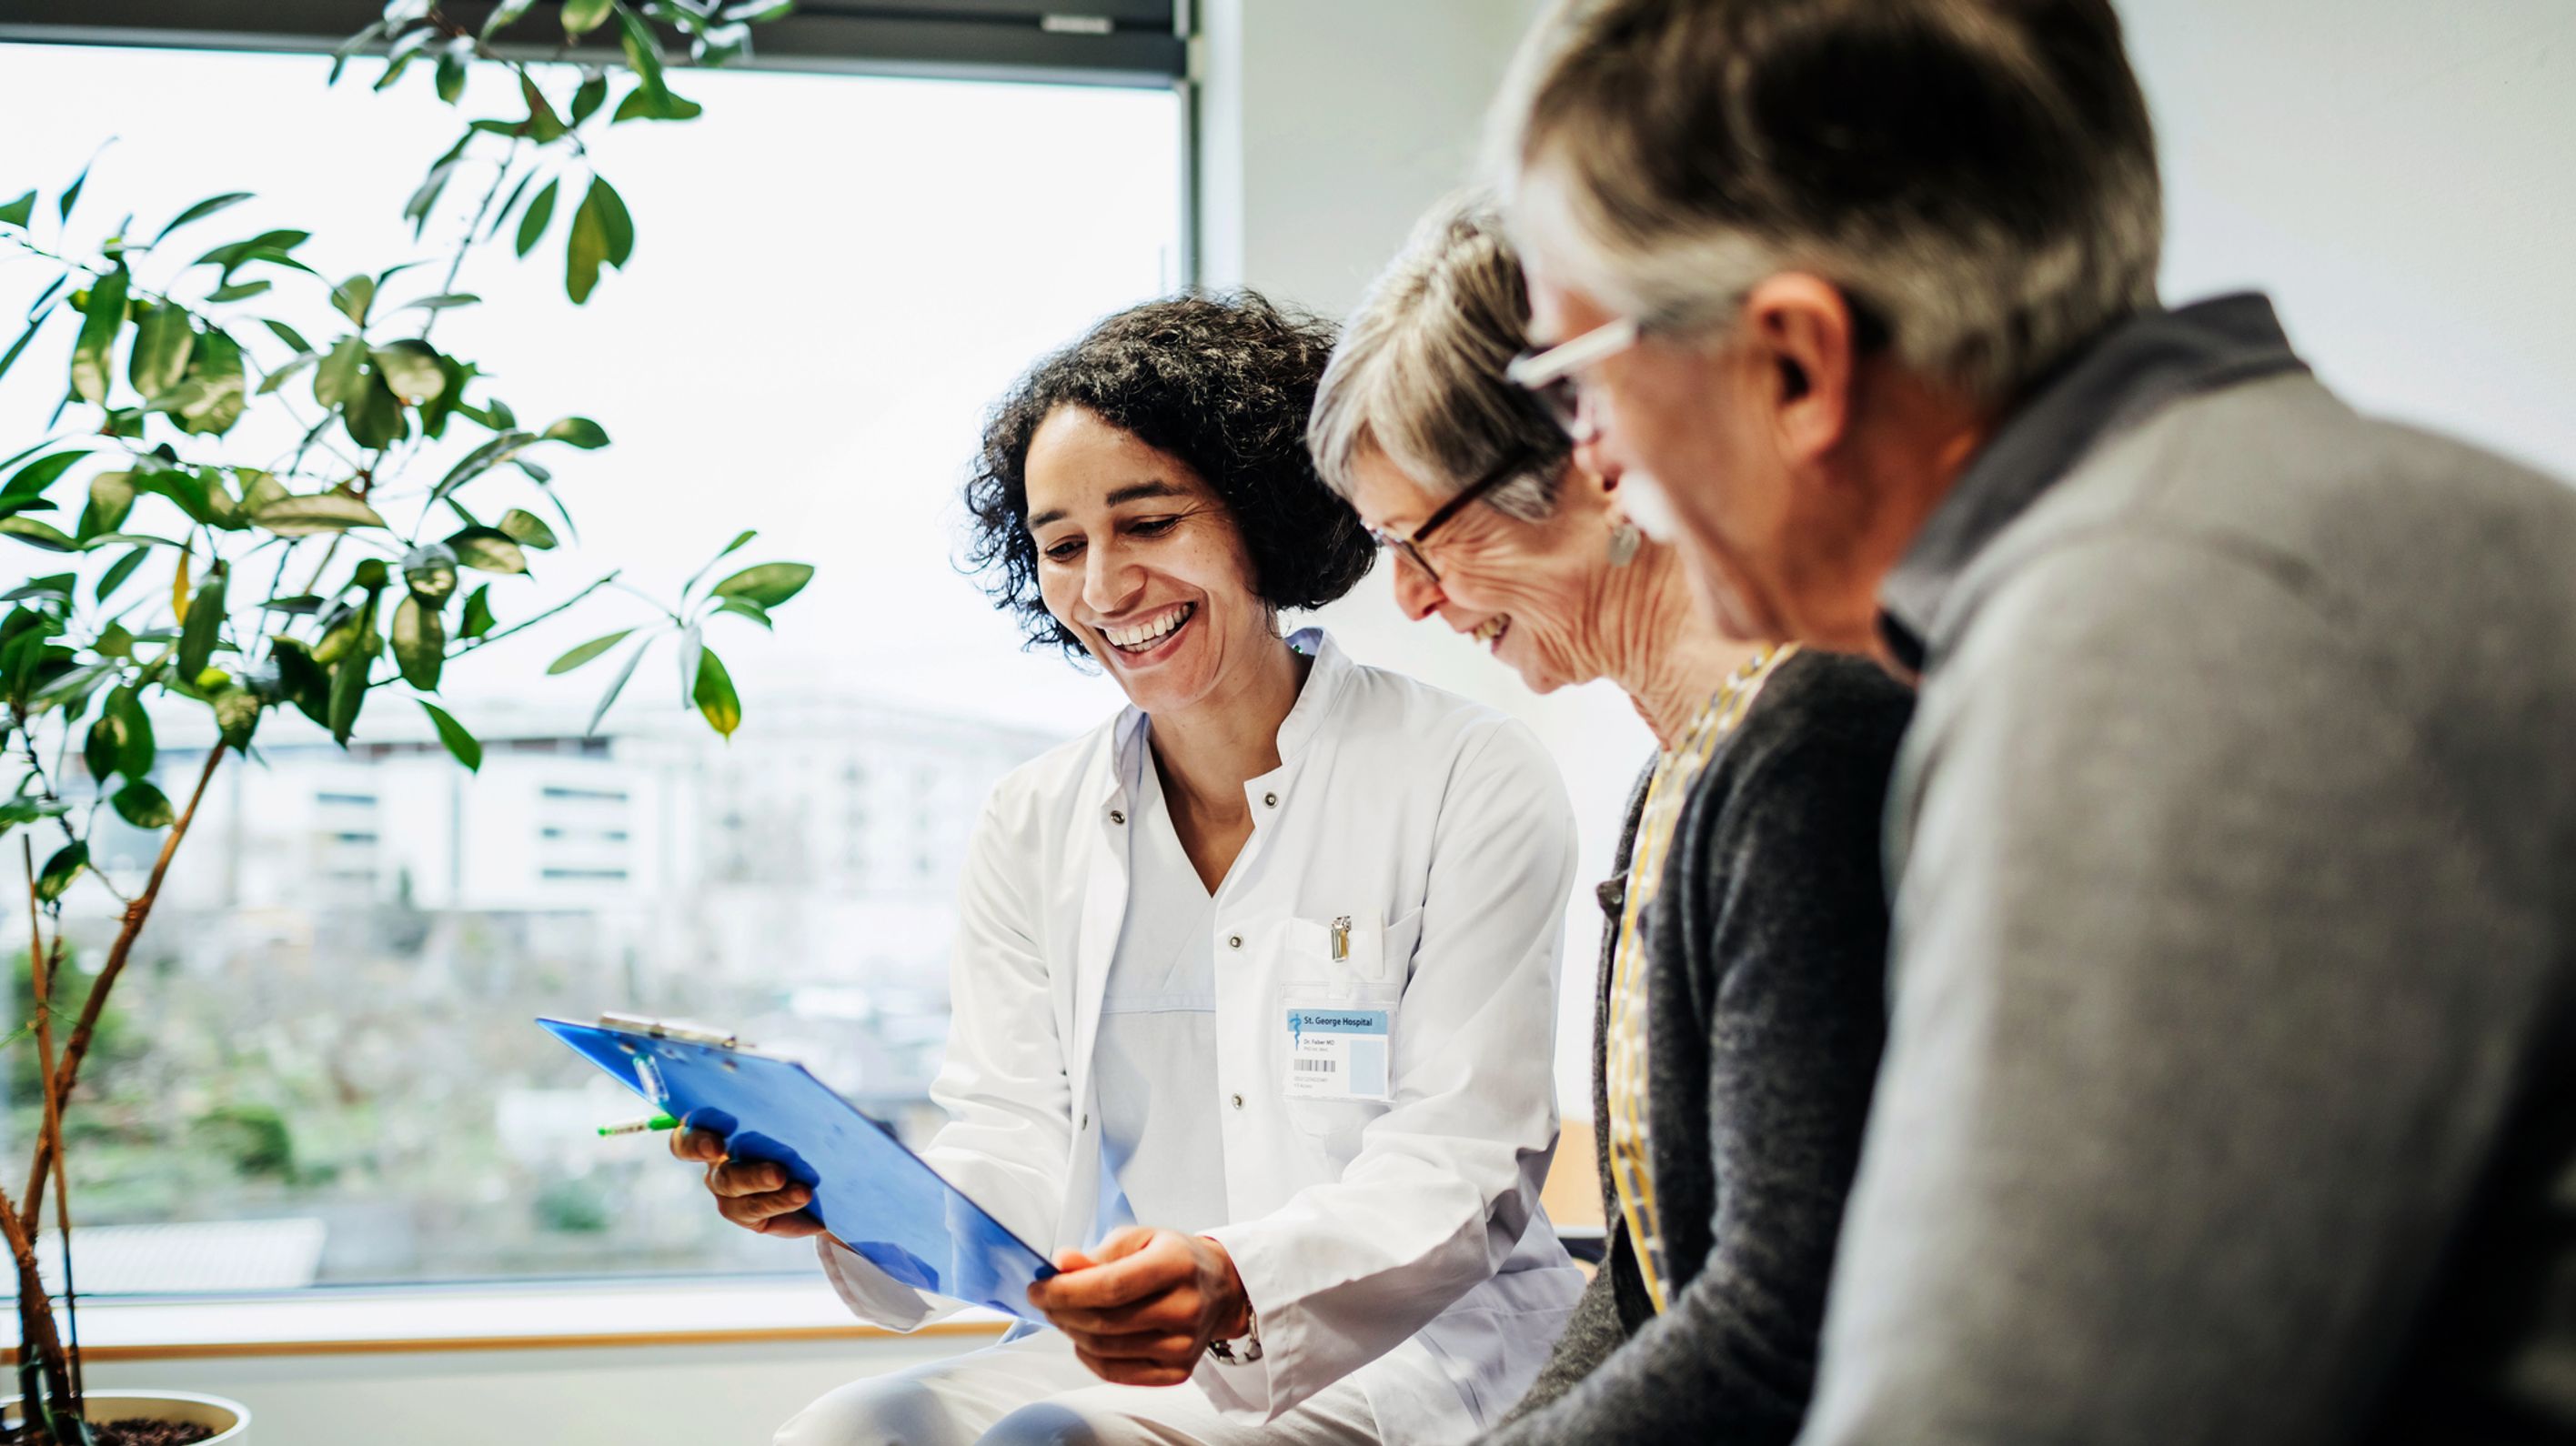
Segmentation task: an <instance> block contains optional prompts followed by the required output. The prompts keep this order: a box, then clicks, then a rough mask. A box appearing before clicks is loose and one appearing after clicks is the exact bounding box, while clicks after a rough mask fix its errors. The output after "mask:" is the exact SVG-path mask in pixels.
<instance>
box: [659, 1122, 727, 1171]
mask: <svg viewBox="0 0 2576 1446" xmlns="http://www.w3.org/2000/svg"><path fill="white" fill-rule="evenodd" d="M671 1153H672V1154H674V1155H677V1156H679V1157H680V1158H681V1159H683V1160H694V1161H696V1162H697V1163H699V1164H701V1165H713V1164H716V1163H718V1162H720V1161H722V1160H723V1159H724V1157H725V1137H724V1136H722V1135H719V1134H717V1133H716V1132H715V1131H713V1130H673V1131H672V1132H671Z"/></svg>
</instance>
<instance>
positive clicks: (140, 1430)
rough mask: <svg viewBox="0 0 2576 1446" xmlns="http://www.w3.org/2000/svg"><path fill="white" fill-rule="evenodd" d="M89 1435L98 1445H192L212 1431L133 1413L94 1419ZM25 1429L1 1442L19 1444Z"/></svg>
mask: <svg viewBox="0 0 2576 1446" xmlns="http://www.w3.org/2000/svg"><path fill="white" fill-rule="evenodd" d="M89 1431H90V1436H91V1437H92V1438H93V1439H95V1440H96V1441H97V1442H98V1446H195V1443H197V1442H199V1441H204V1440H208V1439H210V1438H211V1437H213V1436H214V1434H215V1428H214V1427H212V1426H193V1425H188V1424H185V1423H183V1422H178V1421H152V1420H147V1419H145V1418H144V1417H141V1416H135V1417H131V1418H128V1419H126V1420H123V1421H106V1422H98V1421H93V1422H91V1423H90V1428H89ZM26 1439H27V1435H26V1433H25V1432H24V1431H11V1432H10V1433H9V1434H8V1435H6V1436H5V1437H0V1446H18V1443H19V1442H22V1441H25V1440H26Z"/></svg>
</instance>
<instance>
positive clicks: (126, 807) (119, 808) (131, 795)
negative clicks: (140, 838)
mask: <svg viewBox="0 0 2576 1446" xmlns="http://www.w3.org/2000/svg"><path fill="white" fill-rule="evenodd" d="M108 802H110V803H112V804H114V805H115V806H116V816H117V817H118V818H121V819H123V820H125V821H126V822H127V823H130V824H132V825H134V826H135V827H136V828H168V827H169V826H170V825H171V824H173V823H176V822H178V819H179V815H178V811H177V810H175V809H173V808H171V807H170V798H169V795H167V794H165V793H163V792H162V791H161V790H159V789H157V788H155V787H153V786H152V784H151V782H150V781H149V780H147V779H141V778H138V779H136V780H134V781H133V782H132V783H129V784H127V785H125V786H124V787H123V788H120V789H118V790H117V791H116V793H115V795H114V796H113V797H111V798H110V799H109V800H108Z"/></svg>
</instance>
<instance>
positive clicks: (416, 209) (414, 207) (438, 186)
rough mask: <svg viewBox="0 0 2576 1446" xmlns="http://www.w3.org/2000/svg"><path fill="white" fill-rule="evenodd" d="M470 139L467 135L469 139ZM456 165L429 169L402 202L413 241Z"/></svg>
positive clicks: (443, 65)
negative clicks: (408, 196)
mask: <svg viewBox="0 0 2576 1446" xmlns="http://www.w3.org/2000/svg"><path fill="white" fill-rule="evenodd" d="M446 64H447V62H446V61H444V60H442V61H440V62H439V66H440V69H441V71H442V72H443V71H444V70H445V68H446ZM470 138H471V137H470V133H469V139H470ZM464 148H465V143H464V142H463V141H459V142H457V143H456V149H457V150H463V149H464ZM455 153H456V152H455V151H450V152H448V154H449V155H454V154H455ZM458 164H459V163H458V162H456V161H441V162H439V163H438V164H437V165H434V166H432V167H430V168H429V173H428V174H427V175H425V176H422V177H421V178H420V184H419V185H417V186H415V187H413V188H412V193H411V199H410V200H407V201H405V202H403V208H402V218H403V219H404V220H406V221H409V222H410V223H411V235H412V239H413V240H415V241H417V240H419V239H420V233H421V232H422V230H423V229H425V228H426V227H427V226H428V225H429V213H430V211H431V210H432V209H433V208H435V207H436V206H437V205H438V198H439V197H440V196H441V195H443V194H445V193H446V191H447V182H448V180H449V179H450V178H451V177H453V176H454V175H455V174H456V167H457V166H458Z"/></svg>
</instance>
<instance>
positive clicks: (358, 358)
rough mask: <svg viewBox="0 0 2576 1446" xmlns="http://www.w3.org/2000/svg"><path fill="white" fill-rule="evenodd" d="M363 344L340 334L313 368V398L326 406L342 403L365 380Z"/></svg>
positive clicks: (365, 345)
mask: <svg viewBox="0 0 2576 1446" xmlns="http://www.w3.org/2000/svg"><path fill="white" fill-rule="evenodd" d="M366 366H367V344H366V343H365V342H363V341H361V340H359V339H358V338H356V337H354V336H344V337H342V338H340V341H339V344H338V345H336V346H334V347H332V348H331V351H330V353H329V355H327V356H325V357H323V358H322V364H321V365H320V366H319V367H317V368H315V370H314V372H313V400H315V401H317V402H320V403H321V404H322V405H324V406H326V407H341V406H346V405H347V404H348V403H349V401H350V399H351V398H353V397H355V396H357V395H358V390H359V388H360V387H362V386H364V385H365V383H366Z"/></svg>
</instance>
